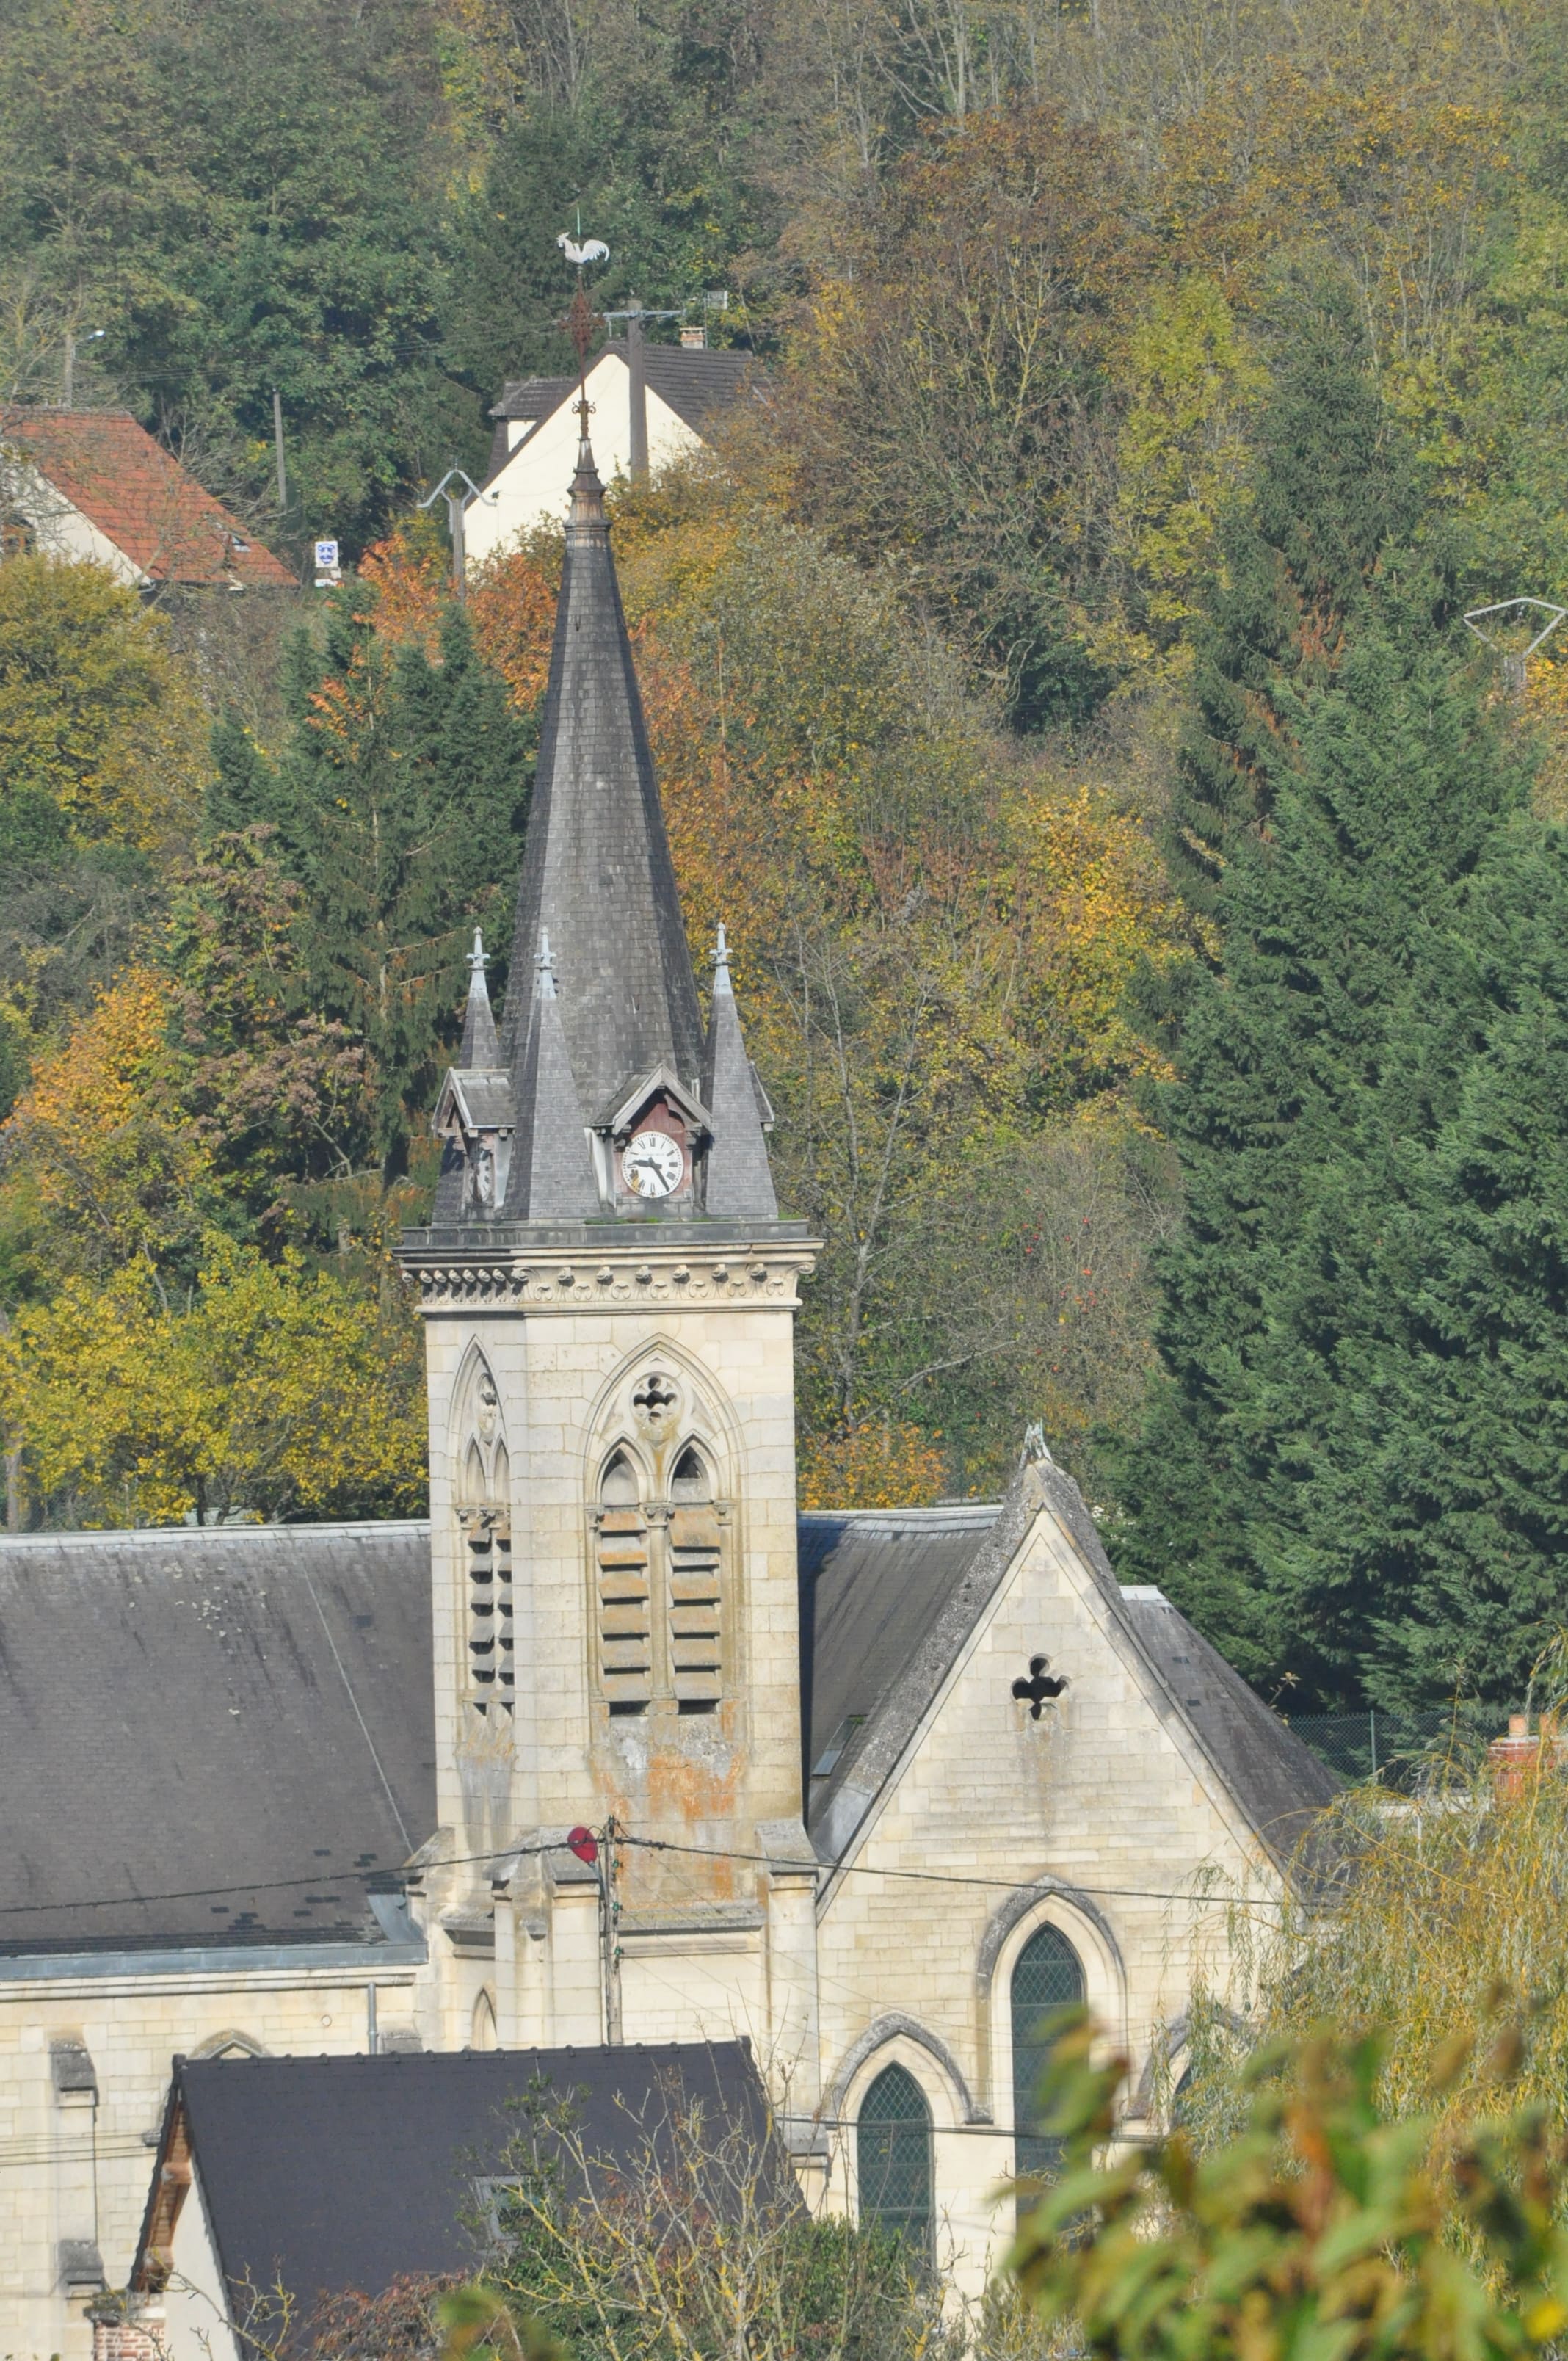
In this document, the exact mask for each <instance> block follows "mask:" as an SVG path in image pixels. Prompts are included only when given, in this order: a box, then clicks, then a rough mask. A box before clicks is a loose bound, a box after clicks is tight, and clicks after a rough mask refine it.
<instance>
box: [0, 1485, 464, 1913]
mask: <svg viewBox="0 0 1568 2361" xmlns="http://www.w3.org/2000/svg"><path fill="white" fill-rule="evenodd" d="M430 1648H431V1639H430V1529H429V1527H428V1525H424V1524H362V1525H335V1526H334V1525H283V1526H266V1525H253V1526H229V1527H220V1528H216V1529H214V1528H211V1527H208V1528H205V1529H203V1530H202V1531H197V1530H195V1529H190V1530H183V1529H178V1528H177V1529H174V1530H172V1531H167V1532H108V1533H62V1534H58V1535H37V1536H28V1537H24V1538H13V1537H6V1538H4V1539H0V1795H4V1797H5V1845H4V1846H3V1847H0V1952H18V1951H21V1952H27V1953H35V1952H38V1951H40V1950H46V1949H47V1950H56V1951H61V1950H63V1951H81V1950H88V1949H118V1950H126V1949H143V1948H157V1947H161V1946H166V1945H171V1944H174V1945H179V1946H181V1947H189V1946H192V1945H197V1944H199V1945H202V1946H221V1945H225V1944H233V1943H239V1942H243V1943H249V1944H257V1943H263V1942H265V1943H274V1944H275V1943H280V1942H289V1943H297V1942H301V1941H322V1940H329V1939H330V1940H335V1941H344V1940H355V1941H361V1940H372V1939H379V1932H378V1924H377V1921H376V1920H375V1918H374V1917H373V1916H372V1914H371V1911H370V1908H369V1905H368V1902H367V1890H368V1888H369V1886H370V1885H371V1884H373V1883H374V1882H375V1881H376V1880H377V1878H378V1876H379V1877H382V1878H385V1877H387V1876H388V1873H389V1872H395V1871H396V1870H398V1869H399V1868H400V1866H401V1864H402V1863H403V1862H404V1861H406V1860H407V1859H408V1857H409V1855H410V1853H411V1852H412V1851H413V1850H414V1848H415V1847H416V1846H418V1845H420V1844H422V1843H423V1842H424V1840H425V1839H426V1838H427V1837H428V1836H429V1835H430V1833H431V1830H432V1828H433V1826H434V1822H435V1776H434V1760H435V1741H434V1729H433V1712H434V1708H433V1696H432V1688H431V1677H430ZM302 1872H307V1873H308V1874H306V1875H305V1876H303V1877H302ZM275 1881H287V1882H277V1883H275ZM174 1888H179V1889H181V1894H183V1895H184V1898H180V1897H179V1896H176V1895H175V1894H173V1893H172V1889H174ZM190 1888H217V1889H219V1891H218V1892H217V1893H215V1894H207V1893H195V1894H188V1893H186V1891H185V1890H186V1889H190ZM236 1888H238V1889H239V1890H238V1891H236V1890H235V1889H236ZM136 1897H139V1898H136Z"/></svg>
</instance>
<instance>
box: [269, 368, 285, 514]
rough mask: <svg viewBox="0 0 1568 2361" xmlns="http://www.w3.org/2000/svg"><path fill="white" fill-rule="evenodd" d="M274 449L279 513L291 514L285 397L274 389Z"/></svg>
mask: <svg viewBox="0 0 1568 2361" xmlns="http://www.w3.org/2000/svg"><path fill="white" fill-rule="evenodd" d="M272 448H273V451H274V453H275V455H276V456H277V460H278V513H279V515H280V516H286V515H287V514H288V512H289V474H288V470H287V468H286V467H284V465H283V397H282V395H281V394H280V392H279V390H278V389H277V387H276V386H274V387H273V389H272Z"/></svg>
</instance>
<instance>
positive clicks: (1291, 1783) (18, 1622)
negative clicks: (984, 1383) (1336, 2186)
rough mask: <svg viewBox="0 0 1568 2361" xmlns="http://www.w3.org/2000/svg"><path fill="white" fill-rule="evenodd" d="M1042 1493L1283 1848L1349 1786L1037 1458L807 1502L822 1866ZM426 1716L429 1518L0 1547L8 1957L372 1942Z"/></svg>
mask: <svg viewBox="0 0 1568 2361" xmlns="http://www.w3.org/2000/svg"><path fill="white" fill-rule="evenodd" d="M1041 1499H1045V1500H1047V1501H1048V1502H1049V1504H1050V1505H1051V1506H1052V1508H1053V1509H1054V1510H1055V1511H1056V1513H1057V1514H1058V1517H1059V1518H1060V1519H1061V1521H1062V1522H1063V1523H1064V1524H1065V1525H1066V1527H1067V1529H1068V1530H1069V1532H1070V1533H1071V1534H1072V1536H1073V1538H1074V1540H1075V1542H1076V1543H1077V1545H1078V1548H1079V1550H1080V1553H1081V1554H1082V1556H1083V1558H1084V1560H1085V1562H1086V1564H1087V1565H1088V1566H1089V1569H1090V1572H1091V1576H1092V1578H1093V1580H1094V1582H1095V1584H1096V1585H1097V1587H1098V1589H1099V1592H1100V1595H1101V1597H1102V1600H1103V1602H1104V1604H1105V1606H1106V1609H1107V1611H1108V1612H1109V1613H1110V1614H1111V1615H1112V1617H1113V1619H1114V1620H1115V1621H1116V1623H1117V1624H1118V1626H1119V1628H1120V1629H1121V1631H1122V1632H1123V1633H1124V1637H1125V1640H1126V1642H1127V1644H1128V1646H1129V1647H1130V1649H1131V1650H1132V1651H1133V1653H1135V1656H1136V1657H1137V1658H1138V1659H1139V1660H1140V1661H1141V1663H1142V1664H1143V1666H1144V1668H1145V1671H1146V1680H1147V1687H1148V1692H1149V1694H1150V1696H1151V1697H1152V1700H1153V1702H1154V1707H1155V1709H1156V1711H1157V1712H1159V1713H1161V1714H1162V1715H1165V1716H1168V1717H1169V1718H1171V1719H1178V1720H1179V1721H1180V1722H1182V1723H1183V1724H1184V1725H1185V1726H1186V1727H1187V1728H1188V1729H1189V1730H1190V1731H1191V1732H1192V1733H1193V1735H1194V1736H1195V1738H1196V1740H1197V1741H1198V1743H1199V1745H1200V1747H1201V1750H1202V1752H1204V1754H1205V1755H1206V1756H1207V1758H1208V1760H1209V1762H1210V1763H1211V1764H1212V1767H1213V1770H1214V1773H1215V1774H1216V1776H1217V1777H1218V1778H1219V1780H1220V1781H1221V1782H1222V1783H1223V1785H1224V1786H1225V1787H1226V1788H1227V1789H1228V1791H1229V1792H1230V1793H1231V1795H1233V1796H1234V1798H1235V1800H1236V1802H1237V1804H1238V1805H1239V1806H1240V1807H1241V1808H1242V1810H1243V1811H1244V1812H1245V1815H1246V1817H1247V1819H1248V1821H1249V1822H1250V1824H1251V1825H1252V1827H1253V1828H1255V1829H1256V1830H1257V1832H1258V1834H1259V1835H1260V1837H1261V1838H1262V1839H1264V1841H1265V1842H1266V1844H1267V1845H1268V1846H1269V1849H1270V1850H1272V1851H1273V1852H1274V1854H1275V1856H1276V1858H1277V1860H1279V1861H1281V1862H1283V1861H1287V1860H1288V1858H1289V1857H1290V1855H1291V1853H1292V1851H1293V1850H1294V1848H1295V1845H1296V1842H1297V1839H1298V1838H1299V1834H1300V1833H1301V1832H1302V1830H1303V1828H1305V1826H1306V1823H1307V1820H1308V1818H1309V1817H1310V1815H1311V1814H1312V1813H1313V1812H1315V1811H1316V1810H1318V1809H1319V1808H1320V1807H1321V1806H1322V1805H1323V1804H1325V1803H1327V1802H1328V1801H1329V1800H1330V1799H1331V1798H1332V1795H1334V1793H1335V1792H1336V1782H1335V1781H1334V1779H1333V1777H1332V1773H1330V1772H1329V1771H1327V1770H1326V1769H1325V1768H1324V1767H1323V1765H1322V1764H1321V1763H1320V1762H1319V1761H1318V1759H1317V1757H1316V1756H1315V1755H1314V1754H1312V1753H1311V1752H1310V1751H1309V1749H1308V1748H1307V1747H1305V1746H1304V1745H1303V1744H1302V1743H1301V1741H1299V1739H1298V1738H1297V1737H1296V1736H1295V1735H1294V1733H1293V1732H1292V1731H1291V1730H1289V1729H1288V1727H1287V1726H1286V1725H1285V1724H1284V1723H1283V1722H1281V1721H1280V1720H1279V1719H1278V1718H1277V1716H1276V1715H1275V1714H1273V1713H1271V1712H1270V1711H1269V1709H1268V1708H1267V1707H1266V1706H1265V1705H1264V1704H1263V1703H1262V1702H1261V1701H1260V1699H1259V1698H1257V1697H1255V1695H1254V1694H1253V1692H1252V1691H1251V1690H1250V1689H1249V1688H1248V1687H1247V1686H1246V1684H1245V1681H1243V1680H1242V1679H1241V1677H1240V1675H1238V1674H1236V1673H1234V1671H1233V1670H1232V1669H1231V1667H1230V1666H1229V1665H1228V1664H1225V1662H1224V1661H1223V1658H1222V1657H1221V1656H1219V1655H1218V1654H1217V1653H1215V1651H1214V1650H1213V1649H1212V1648H1211V1647H1210V1646H1209V1644H1208V1642H1206V1641H1204V1640H1202V1639H1201V1638H1200V1637H1199V1635H1198V1633H1197V1632H1196V1631H1194V1630H1193V1628H1192V1626H1191V1625H1190V1623H1189V1622H1188V1621H1187V1620H1186V1619H1185V1617H1183V1616H1182V1615H1180V1614H1179V1612H1178V1610H1177V1609H1175V1608H1174V1607H1173V1606H1171V1605H1170V1603H1169V1601H1168V1600H1167V1599H1166V1598H1164V1597H1163V1596H1162V1595H1161V1594H1160V1593H1159V1592H1158V1591H1156V1590H1146V1589H1128V1590H1123V1589H1122V1588H1121V1587H1119V1586H1118V1585H1117V1583H1116V1580H1115V1577H1114V1576H1113V1573H1112V1570H1111V1567H1110V1565H1109V1564H1108V1563H1107V1561H1106V1559H1105V1555H1104V1552H1103V1550H1102V1548H1101V1545H1100V1540H1099V1536H1098V1534H1097V1533H1096V1532H1095V1530H1094V1525H1093V1521H1092V1519H1091V1517H1090V1516H1089V1515H1088V1513H1087V1511H1086V1510H1085V1509H1084V1507H1083V1503H1082V1501H1081V1499H1080V1497H1079V1494H1078V1489H1077V1487H1076V1486H1075V1485H1073V1484H1072V1483H1071V1481H1070V1479H1069V1477H1066V1476H1064V1475H1063V1474H1062V1473H1061V1471H1060V1470H1059V1469H1058V1468H1055V1467H1053V1466H1031V1467H1028V1468H1026V1469H1025V1470H1024V1471H1023V1473H1022V1474H1021V1475H1020V1477H1019V1478H1018V1480H1017V1482H1016V1483H1015V1484H1014V1487H1013V1488H1012V1489H1011V1490H1010V1492H1009V1494H1008V1497H1007V1499H1006V1500H1004V1501H1003V1503H1001V1504H1000V1506H998V1505H996V1504H986V1505H977V1506H967V1505H960V1506H957V1507H951V1508H942V1509H905V1510H850V1511H846V1512H840V1513H838V1514H826V1513H814V1514H809V1515H806V1516H803V1517H802V1518H801V1519H800V1523H799V1566H800V1602H801V1653H802V1709H803V1729H802V1752H803V1772H804V1774H805V1776H806V1779H807V1781H808V1783H809V1784H808V1806H807V1824H808V1826H809V1828H810V1830H811V1834H812V1838H813V1841H814V1843H815V1844H816V1846H817V1850H818V1853H819V1854H820V1855H821V1856H822V1857H823V1858H824V1859H827V1860H833V1859H837V1858H838V1857H839V1854H840V1853H841V1852H842V1850H843V1849H844V1846H845V1845H846V1844H847V1843H848V1841H849V1839H850V1836H851V1835H852V1834H853V1831H854V1829H855V1828H856V1827H857V1826H858V1825H859V1822H860V1820H861V1817H863V1815H864V1813H865V1811H866V1809H867V1808H868V1807H869V1805H870V1804H871V1802H872V1800H873V1798H874V1797H875V1795H876V1794H877V1793H878V1792H879V1791H880V1789H881V1787H882V1786H883V1784H884V1783H885V1781H886V1780H887V1779H888V1778H889V1777H890V1776H891V1775H892V1773H894V1769H895V1768H896V1765H897V1763H898V1762H899V1759H900V1757H901V1755H902V1753H903V1752H904V1749H905V1746H906V1745H907V1743H908V1741H909V1739H910V1737H911V1736H912V1735H913V1734H914V1732H915V1730H916V1729H917V1728H918V1726H919V1724H920V1721H921V1720H922V1719H923V1717H924V1715H925V1713H926V1710H927V1707H928V1706H929V1704H930V1703H931V1701H932V1699H933V1698H934V1697H935V1696H936V1695H937V1693H938V1689H939V1688H940V1686H941V1685H942V1682H943V1681H944V1680H945V1678H946V1676H947V1675H948V1671H949V1670H950V1668H951V1666H952V1664H953V1663H954V1662H955V1660H956V1658H957V1656H958V1654H959V1650H960V1649H961V1647H962V1646H963V1643H964V1642H965V1640H966V1638H967V1637H968V1635H969V1633H970V1631H971V1630H972V1629H973V1626H974V1623H975V1620H976V1619H977V1617H978V1616H980V1615H981V1614H982V1613H983V1612H984V1610H985V1609H986V1607H987V1606H988V1605H989V1603H990V1601H991V1599H992V1596H993V1595H994V1593H995V1590H996V1587H997V1585H998V1584H999V1582H1000V1581H1001V1580H1002V1577H1003V1575H1004V1573H1005V1571H1006V1569H1007V1566H1008V1565H1009V1564H1010V1563H1011V1561H1012V1559H1013V1556H1014V1552H1015V1550H1016V1548H1017V1545H1018V1543H1019V1541H1020V1540H1021V1538H1022V1536H1023V1534H1024V1532H1025V1531H1026V1530H1027V1527H1028V1524H1029V1521H1030V1520H1031V1518H1032V1517H1033V1515H1034V1513H1035V1510H1036V1506H1037V1505H1038V1503H1039V1502H1040V1500H1041ZM432 1714H433V1699H432V1684H431V1634H430V1528H429V1526H428V1525H427V1524H414V1523H408V1524H384V1525H336V1526H333V1525H324V1526H323V1525H317V1526H310V1525H296V1526H283V1527H272V1526H268V1527H258V1526H251V1527H231V1528H225V1529H219V1530H214V1529H212V1528H208V1529H206V1530H204V1531H202V1532H195V1531H186V1530H180V1531H175V1532H138V1533H77V1534H61V1535H59V1536H52V1537H49V1536H40V1537H37V1538H23V1539H16V1538H0V1795H3V1796H4V1798H5V1832H6V1839H7V1841H6V1843H5V1847H4V1849H0V1953H5V1952H9V1953H12V1954H18V1953H19V1954H26V1955H32V1954H36V1953H38V1952H40V1951H44V1950H49V1949H52V1950H56V1951H68V1952H79V1951H84V1950H88V1949H94V1948H97V1949H120V1950H126V1949H157V1948H165V1947H171V1946H177V1947H181V1948H191V1947H221V1946H225V1945H229V1944H236V1943H242V1944H243V1943H249V1944H258V1943H268V1944H277V1943H284V1942H287V1943H296V1942H310V1941H317V1942H319V1941H323V1940H344V1939H365V1938H367V1937H375V1936H376V1935H377V1932H378V1927H377V1925H376V1923H375V1922H374V1921H373V1916H372V1913H371V1911H370V1908H369V1904H368V1901H367V1894H368V1891H369V1889H370V1887H371V1885H372V1884H374V1883H376V1882H377V1881H378V1878H382V1879H384V1878H387V1877H388V1876H389V1873H390V1872H395V1871H397V1870H398V1869H399V1868H400V1866H401V1864H402V1863H403V1862H404V1861H406V1860H407V1859H408V1857H409V1855H410V1854H411V1852H412V1851H413V1850H415V1848H416V1847H417V1846H419V1845H421V1844H422V1843H423V1841H424V1840H425V1839H426V1838H427V1837H428V1836H429V1835H430V1834H431V1832H432V1829H433V1827H434V1820H435V1797H434V1776H433V1754H434V1742H433V1730H432ZM176 1888H177V1889H179V1891H178V1894H175V1893H174V1892H173V1889H176ZM209 1888H224V1889H230V1890H226V1891H224V1892H222V1893H212V1892H207V1891H201V1890H196V1891H192V1889H209ZM236 1888H237V1889H240V1890H238V1891H235V1890H233V1889H236ZM138 1896H139V1897H140V1898H139V1899H135V1898H124V1897H138ZM159 1897H163V1898H159ZM104 1905H107V1906H104ZM381 1906H382V1912H383V1915H385V1912H386V1907H387V1905H385V1904H383V1905H381Z"/></svg>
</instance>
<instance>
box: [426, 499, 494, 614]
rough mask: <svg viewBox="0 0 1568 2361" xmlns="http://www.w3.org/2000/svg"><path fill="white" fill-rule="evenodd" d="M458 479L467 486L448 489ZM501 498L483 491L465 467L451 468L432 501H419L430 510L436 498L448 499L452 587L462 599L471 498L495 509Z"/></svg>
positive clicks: (466, 567)
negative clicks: (466, 514)
mask: <svg viewBox="0 0 1568 2361" xmlns="http://www.w3.org/2000/svg"><path fill="white" fill-rule="evenodd" d="M454 480H455V481H456V482H457V484H458V485H459V486H460V487H462V486H466V490H465V489H458V490H457V491H449V490H448V489H447V487H448V485H450V484H451V483H452V482H453V481H454ZM499 499H500V494H499V492H482V491H481V490H480V489H479V487H478V485H477V483H476V482H475V481H474V478H472V476H470V475H468V474H466V471H465V470H464V469H463V468H461V467H448V469H447V470H446V473H445V475H444V476H443V478H441V481H440V483H439V484H437V486H436V488H435V489H434V491H433V492H432V494H431V496H430V498H429V500H421V502H420V504H419V505H420V507H421V508H422V509H428V508H433V506H434V504H435V502H436V501H437V500H444V501H445V502H446V530H447V532H448V533H450V534H451V536H452V588H453V589H454V590H455V592H456V594H457V596H458V598H465V597H466V579H465V577H466V574H467V570H468V547H467V542H466V538H465V536H464V532H463V517H464V512H465V511H466V508H467V506H468V503H469V501H470V500H483V501H484V502H485V503H486V505H487V506H488V507H489V508H492V509H493V508H494V507H495V505H496V503H497V501H498V500H499Z"/></svg>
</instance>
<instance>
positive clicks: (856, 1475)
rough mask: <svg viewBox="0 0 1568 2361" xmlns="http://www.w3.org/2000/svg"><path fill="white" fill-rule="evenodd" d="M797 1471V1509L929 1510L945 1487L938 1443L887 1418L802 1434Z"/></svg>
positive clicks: (943, 1461)
mask: <svg viewBox="0 0 1568 2361" xmlns="http://www.w3.org/2000/svg"><path fill="white" fill-rule="evenodd" d="M797 1466H798V1482H797V1497H798V1499H799V1501H800V1505H801V1507H802V1508H803V1509H897V1508H905V1509H924V1508H929V1507H930V1506H931V1505H932V1504H933V1503H934V1502H935V1501H937V1500H938V1499H940V1498H941V1496H942V1492H943V1489H944V1488H945V1486H946V1482H947V1454H946V1452H945V1451H944V1450H943V1448H942V1445H941V1443H940V1441H939V1440H937V1441H933V1440H932V1438H931V1437H930V1436H929V1435H928V1434H927V1433H925V1432H924V1430H923V1429H922V1428H920V1427H917V1426H910V1425H907V1424H902V1423H895V1422H894V1421H893V1420H891V1419H875V1418H872V1419H868V1420H866V1421H865V1422H863V1423H862V1424H861V1425H859V1426H851V1427H849V1428H848V1429H846V1430H845V1431H844V1432H843V1433H839V1434H806V1435H803V1436H802V1437H801V1440H800V1451H799V1458H798V1463H797Z"/></svg>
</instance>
